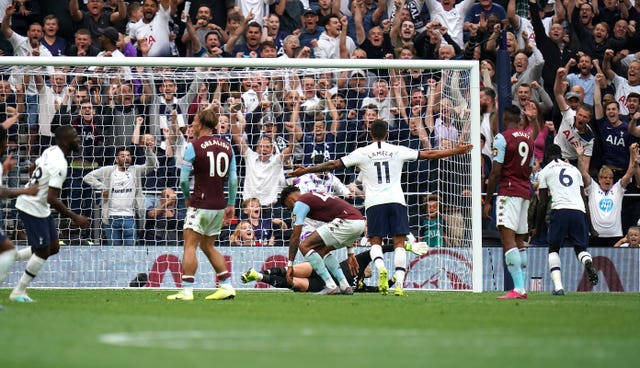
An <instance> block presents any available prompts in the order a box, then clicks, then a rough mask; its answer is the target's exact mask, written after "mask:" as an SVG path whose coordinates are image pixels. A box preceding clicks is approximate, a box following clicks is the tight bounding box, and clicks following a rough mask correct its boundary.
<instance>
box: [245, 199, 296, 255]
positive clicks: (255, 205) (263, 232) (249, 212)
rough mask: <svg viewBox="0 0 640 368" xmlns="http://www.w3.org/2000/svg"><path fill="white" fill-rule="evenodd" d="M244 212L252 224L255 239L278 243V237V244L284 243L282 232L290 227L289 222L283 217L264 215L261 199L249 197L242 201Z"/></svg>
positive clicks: (266, 243) (265, 243)
mask: <svg viewBox="0 0 640 368" xmlns="http://www.w3.org/2000/svg"><path fill="white" fill-rule="evenodd" d="M242 214H243V216H246V220H247V221H248V222H249V224H251V227H252V229H253V234H254V236H255V239H256V240H257V241H258V242H259V243H260V244H262V245H269V246H272V245H276V239H278V240H279V242H278V244H277V245H282V239H283V237H282V232H283V231H285V230H287V229H288V228H289V227H288V226H287V223H286V222H284V220H282V219H281V218H271V217H267V216H264V215H263V213H262V207H261V206H260V201H259V200H258V199H257V198H249V199H245V200H244V201H242ZM238 226H239V225H238ZM276 230H277V231H276ZM276 235H277V236H276Z"/></svg>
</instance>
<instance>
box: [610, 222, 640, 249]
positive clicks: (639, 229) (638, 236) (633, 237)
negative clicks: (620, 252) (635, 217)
mask: <svg viewBox="0 0 640 368" xmlns="http://www.w3.org/2000/svg"><path fill="white" fill-rule="evenodd" d="M613 246H614V247H616V248H639V247H640V226H631V227H630V228H629V230H627V236H625V237H624V238H622V239H620V240H618V242H617V243H615V244H614V245H613Z"/></svg>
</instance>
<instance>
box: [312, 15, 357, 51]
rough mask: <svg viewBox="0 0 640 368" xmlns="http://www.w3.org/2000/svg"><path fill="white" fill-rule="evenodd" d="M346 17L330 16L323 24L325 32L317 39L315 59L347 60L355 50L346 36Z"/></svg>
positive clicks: (354, 46)
mask: <svg viewBox="0 0 640 368" xmlns="http://www.w3.org/2000/svg"><path fill="white" fill-rule="evenodd" d="M346 26H347V17H345V16H343V17H342V18H339V17H338V16H337V15H331V16H329V18H327V21H326V22H325V24H324V29H325V31H324V32H323V33H322V34H321V35H320V39H318V46H317V47H316V48H315V49H314V54H315V56H316V58H320V59H347V58H349V57H350V56H351V53H352V52H353V51H354V50H355V49H356V45H355V43H354V42H353V39H351V37H349V36H347V34H346Z"/></svg>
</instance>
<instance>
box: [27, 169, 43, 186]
mask: <svg viewBox="0 0 640 368" xmlns="http://www.w3.org/2000/svg"><path fill="white" fill-rule="evenodd" d="M41 177H42V168H41V167H40V166H38V167H36V169H35V170H33V174H31V179H30V180H29V184H31V185H33V184H38V182H40V178H41Z"/></svg>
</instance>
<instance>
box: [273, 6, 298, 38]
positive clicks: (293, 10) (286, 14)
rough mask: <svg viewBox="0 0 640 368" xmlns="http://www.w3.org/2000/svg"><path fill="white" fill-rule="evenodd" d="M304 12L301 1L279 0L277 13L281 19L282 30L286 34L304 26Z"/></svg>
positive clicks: (276, 8)
mask: <svg viewBox="0 0 640 368" xmlns="http://www.w3.org/2000/svg"><path fill="white" fill-rule="evenodd" d="M303 12H304V5H303V4H302V2H301V1H300V0H277V1H276V7H275V13H276V14H277V15H278V17H279V18H280V30H281V31H283V32H285V33H286V34H292V33H293V31H295V30H297V29H300V27H301V26H302V22H301V17H302V14H303Z"/></svg>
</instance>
